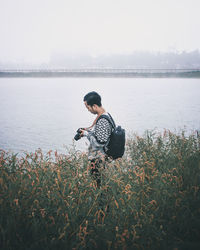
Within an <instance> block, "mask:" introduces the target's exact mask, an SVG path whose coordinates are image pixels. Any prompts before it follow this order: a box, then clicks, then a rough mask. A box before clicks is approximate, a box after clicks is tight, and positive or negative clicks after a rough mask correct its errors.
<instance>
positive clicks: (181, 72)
mask: <svg viewBox="0 0 200 250" xmlns="http://www.w3.org/2000/svg"><path fill="white" fill-rule="evenodd" d="M12 76H24V77H29V76H30V77H34V76H36V77H48V76H56V77H59V76H63V77H68V76H69V77H71V76H77V77H78V76H80V77H84V76H87V77H90V76H92V77H95V76H96V77H101V76H102V77H109V76H110V77H118V76H122V77H140V76H141V77H142V76H144V77H145V76H146V77H151V76H152V77H162V76H175V77H176V76H180V77H181V76H183V77H187V76H188V77H200V69H199V68H196V69H194V68H191V69H188V68H187V69H166V68H164V69H162V68H160V69H153V68H151V69H150V68H50V67H48V68H47V67H45V68H32V69H28V68H27V69H25V68H23V69H22V68H15V69H14V68H13V69H11V68H0V77H12Z"/></svg>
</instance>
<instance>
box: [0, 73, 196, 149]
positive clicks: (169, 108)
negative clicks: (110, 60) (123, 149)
mask: <svg viewBox="0 0 200 250" xmlns="http://www.w3.org/2000/svg"><path fill="white" fill-rule="evenodd" d="M93 90H94V91H97V92H99V93H100V95H101V96H102V104H103V106H104V108H105V109H106V110H107V111H108V112H110V113H111V114H112V116H113V118H114V119H115V122H116V123H117V124H119V125H121V126H122V127H124V128H125V129H126V132H127V135H128V134H130V133H138V134H139V135H142V134H143V133H144V131H145V130H147V129H148V130H155V131H160V132H163V130H164V129H170V130H172V131H173V132H180V130H182V129H185V130H186V131H187V132H191V131H195V130H200V79H189V78H187V79H186V78H185V79H179V78H160V79H159V78H155V79H153V78H0V148H1V149H4V150H11V151H12V152H15V153H20V154H21V153H22V152H23V151H28V152H33V151H35V150H36V149H38V148H41V149H42V150H43V151H44V152H47V151H49V150H51V149H52V150H58V152H62V153H64V152H66V147H71V145H72V144H73V137H74V135H75V134H76V130H77V129H78V128H79V127H88V126H90V125H91V124H92V122H93V120H94V119H95V116H94V115H92V114H91V113H89V112H88V111H87V109H86V108H85V106H84V103H83V97H84V95H85V94H87V93H88V92H89V91H93ZM86 144H87V140H86V139H85V138H84V139H81V140H79V141H77V142H75V145H76V148H77V149H80V150H84V151H85V150H86V148H87V145H86Z"/></svg>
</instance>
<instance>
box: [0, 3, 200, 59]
mask: <svg viewBox="0 0 200 250" xmlns="http://www.w3.org/2000/svg"><path fill="white" fill-rule="evenodd" d="M199 11H200V1H199V0H176V1H174V0H0V34H1V39H0V61H1V62H3V61H9V60H11V61H27V62H41V61H46V62H47V61H48V60H49V58H50V56H51V55H52V54H53V53H56V52H58V53H62V52H63V53H70V54H80V53H82V54H90V55H99V54H110V53H131V52H132V51H136V50H142V51H146V50H148V51H168V50H178V51H183V50H186V51H191V50H195V49H200V32H199V30H200V15H199Z"/></svg>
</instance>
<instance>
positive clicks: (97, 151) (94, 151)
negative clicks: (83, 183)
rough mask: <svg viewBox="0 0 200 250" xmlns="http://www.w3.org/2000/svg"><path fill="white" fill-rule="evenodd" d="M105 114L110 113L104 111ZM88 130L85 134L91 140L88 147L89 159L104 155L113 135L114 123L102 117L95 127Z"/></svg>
mask: <svg viewBox="0 0 200 250" xmlns="http://www.w3.org/2000/svg"><path fill="white" fill-rule="evenodd" d="M104 115H108V114H107V113H104ZM87 132H88V133H87ZM87 132H86V134H85V133H84V134H85V136H87V138H88V140H89V142H90V145H89V148H88V159H89V160H92V159H97V158H102V157H104V156H105V152H104V147H105V146H106V144H107V142H108V140H109V137H110V135H111V132H112V125H111V124H110V123H109V121H108V120H107V119H106V118H100V119H99V120H98V121H97V123H96V124H95V126H94V127H93V129H92V130H89V131H87Z"/></svg>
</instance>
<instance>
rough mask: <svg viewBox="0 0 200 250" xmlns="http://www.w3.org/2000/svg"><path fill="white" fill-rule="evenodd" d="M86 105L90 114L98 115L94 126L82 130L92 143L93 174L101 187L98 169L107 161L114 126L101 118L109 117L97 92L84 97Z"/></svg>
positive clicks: (90, 149)
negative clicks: (107, 146)
mask: <svg viewBox="0 0 200 250" xmlns="http://www.w3.org/2000/svg"><path fill="white" fill-rule="evenodd" d="M83 100H84V103H85V106H86V108H87V109H88V111H89V112H91V113H92V114H94V115H97V117H96V119H95V121H94V122H93V124H92V126H91V127H89V128H86V129H83V130H82V134H81V135H82V136H86V137H87V139H88V140H89V142H90V145H89V148H88V159H89V160H90V161H91V166H92V169H91V174H92V175H94V176H95V178H96V180H97V186H99V185H100V176H99V175H100V174H99V170H98V168H99V167H100V165H101V163H103V162H104V161H105V159H106V154H105V151H104V148H105V147H106V144H107V142H108V140H109V137H110V135H111V132H112V125H111V124H110V122H109V121H108V120H107V119H106V118H103V117H102V118H100V119H99V117H100V116H101V115H108V116H109V114H108V113H107V112H106V110H105V109H104V108H103V106H102V104H101V96H100V95H99V94H98V93H97V92H94V91H93V92H89V93H88V94H87V95H85V97H84V99H83Z"/></svg>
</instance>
